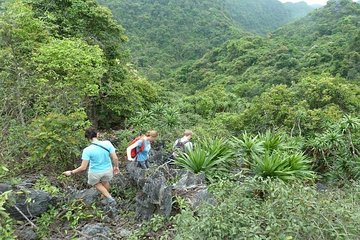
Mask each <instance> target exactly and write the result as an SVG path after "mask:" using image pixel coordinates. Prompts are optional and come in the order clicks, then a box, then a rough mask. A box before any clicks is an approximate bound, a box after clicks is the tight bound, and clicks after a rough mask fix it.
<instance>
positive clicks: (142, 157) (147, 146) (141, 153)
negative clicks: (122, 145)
mask: <svg viewBox="0 0 360 240" xmlns="http://www.w3.org/2000/svg"><path fill="white" fill-rule="evenodd" d="M157 137H158V133H157V132H156V131H154V130H151V131H148V132H147V133H146V134H145V135H143V136H142V137H141V138H140V139H139V140H138V141H136V142H135V143H133V144H131V145H130V146H129V147H128V148H127V149H126V154H127V158H128V160H129V161H137V167H141V168H143V169H147V168H149V167H150V166H149V152H150V150H151V143H150V142H153V141H155V140H156V138H157ZM142 145H143V147H142ZM134 148H136V152H137V155H136V156H135V157H134V158H133V157H131V150H132V149H134ZM141 149H142V150H141Z"/></svg>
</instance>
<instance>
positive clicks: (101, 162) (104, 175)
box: [63, 128, 119, 204]
mask: <svg viewBox="0 0 360 240" xmlns="http://www.w3.org/2000/svg"><path fill="white" fill-rule="evenodd" d="M85 137H86V138H87V139H88V140H89V141H91V145H90V146H88V147H86V148H85V149H84V150H83V153H82V157H81V158H82V162H81V166H80V167H78V168H76V169H74V170H71V171H65V172H64V173H63V174H64V175H66V176H71V175H73V174H75V173H78V172H83V171H86V169H87V167H88V166H89V171H88V184H90V185H92V186H95V188H96V189H97V190H98V191H99V192H100V193H101V194H102V195H103V196H104V197H105V199H104V200H105V202H104V203H105V204H107V203H109V204H112V203H115V199H114V198H112V196H111V195H110V193H109V189H110V183H109V182H110V180H111V179H112V178H113V175H116V174H118V173H119V160H118V157H117V156H116V153H115V148H114V146H113V145H112V144H111V142H109V141H99V140H98V139H97V137H98V132H97V131H96V130H95V129H94V128H88V129H86V131H85Z"/></svg>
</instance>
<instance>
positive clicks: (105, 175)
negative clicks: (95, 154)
mask: <svg viewBox="0 0 360 240" xmlns="http://www.w3.org/2000/svg"><path fill="white" fill-rule="evenodd" d="M113 175H114V174H113V169H112V168H111V169H110V170H108V171H105V172H96V173H88V184H90V185H92V186H93V185H95V184H97V183H99V182H109V181H110V180H111V179H112V178H113Z"/></svg>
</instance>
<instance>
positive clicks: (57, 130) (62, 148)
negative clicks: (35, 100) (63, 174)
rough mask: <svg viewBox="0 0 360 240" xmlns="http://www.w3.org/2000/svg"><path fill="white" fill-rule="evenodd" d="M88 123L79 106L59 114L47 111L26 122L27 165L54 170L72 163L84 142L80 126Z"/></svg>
mask: <svg viewBox="0 0 360 240" xmlns="http://www.w3.org/2000/svg"><path fill="white" fill-rule="evenodd" d="M88 126H89V122H88V121H87V120H86V114H85V112H84V111H83V110H79V111H78V112H74V113H71V114H69V115H63V114H58V113H50V114H48V115H47V116H44V117H39V118H36V119H35V120H34V121H32V123H31V124H30V126H29V129H30V130H29V131H28V140H29V143H28V152H29V158H28V159H27V168H32V169H48V170H50V171H51V170H54V171H57V172H60V171H63V170H66V169H68V168H69V167H73V165H74V162H75V161H74V160H76V159H79V157H80V152H81V148H82V147H83V146H84V145H85V144H86V142H85V138H84V130H85V129H86V128H87V127H88Z"/></svg>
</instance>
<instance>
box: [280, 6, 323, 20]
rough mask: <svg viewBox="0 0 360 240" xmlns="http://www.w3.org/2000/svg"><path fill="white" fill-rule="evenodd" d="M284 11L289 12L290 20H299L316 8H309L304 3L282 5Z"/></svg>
mask: <svg viewBox="0 0 360 240" xmlns="http://www.w3.org/2000/svg"><path fill="white" fill-rule="evenodd" d="M284 6H285V8H286V9H288V10H289V11H290V14H291V18H292V19H296V18H301V17H304V16H306V15H307V14H308V13H310V12H311V11H312V10H314V9H315V8H317V7H316V6H313V5H311V6H309V5H307V4H306V3H305V2H297V3H284Z"/></svg>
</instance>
